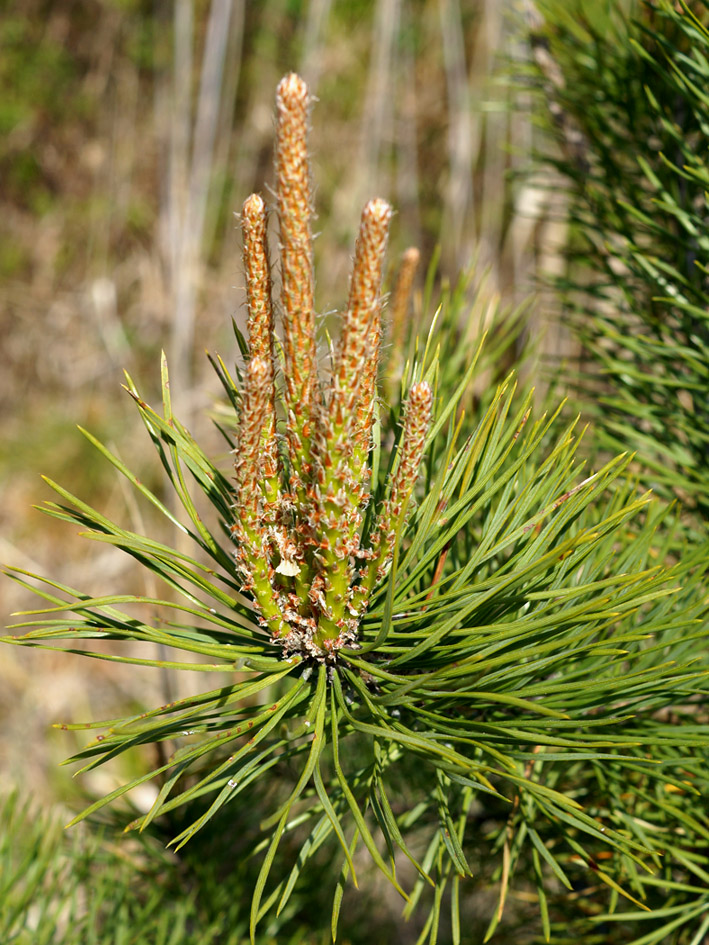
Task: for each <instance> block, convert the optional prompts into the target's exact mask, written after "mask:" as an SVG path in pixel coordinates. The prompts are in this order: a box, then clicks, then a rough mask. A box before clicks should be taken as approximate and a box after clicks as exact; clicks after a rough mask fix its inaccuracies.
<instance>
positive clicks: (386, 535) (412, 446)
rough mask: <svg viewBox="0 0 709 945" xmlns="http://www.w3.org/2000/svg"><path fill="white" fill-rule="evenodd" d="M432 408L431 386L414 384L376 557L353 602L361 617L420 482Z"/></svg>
mask: <svg viewBox="0 0 709 945" xmlns="http://www.w3.org/2000/svg"><path fill="white" fill-rule="evenodd" d="M432 407H433V393H432V391H431V387H430V385H429V384H428V382H427V381H420V382H419V383H418V384H414V385H413V387H412V388H411V391H410V392H409V398H408V401H407V404H406V409H405V413H404V430H403V433H402V439H401V454H400V459H399V463H398V466H397V467H396V471H395V473H394V478H393V480H392V484H391V489H390V491H389V496H388V497H387V499H385V501H384V503H383V505H382V508H381V511H380V512H379V516H378V517H377V523H376V526H375V528H374V533H373V536H372V551H373V555H372V557H371V560H370V561H369V563H368V566H367V568H366V573H365V574H364V575H363V581H362V585H361V587H360V588H356V589H355V595H354V599H355V600H357V605H356V606H357V610H358V611H359V612H360V613H361V612H362V610H363V609H364V607H365V606H366V603H367V599H368V597H369V593H370V592H371V590H372V588H373V587H374V586H375V584H376V583H378V582H379V581H381V579H382V578H383V577H384V576H385V574H386V573H387V571H388V569H389V565H390V564H391V559H392V557H393V555H394V546H395V543H396V538H397V529H400V528H401V526H402V525H403V524H404V521H405V518H406V510H407V507H408V505H409V501H410V499H411V495H412V493H413V491H414V487H415V485H416V481H417V479H418V475H419V466H420V465H421V460H422V459H423V450H424V446H425V443H426V434H427V433H428V428H429V426H430V423H431V411H432Z"/></svg>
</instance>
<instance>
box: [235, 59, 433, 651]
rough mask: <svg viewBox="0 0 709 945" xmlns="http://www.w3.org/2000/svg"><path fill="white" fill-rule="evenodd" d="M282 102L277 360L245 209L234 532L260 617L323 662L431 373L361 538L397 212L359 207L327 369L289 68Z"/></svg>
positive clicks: (368, 551) (370, 585) (372, 574)
mask: <svg viewBox="0 0 709 945" xmlns="http://www.w3.org/2000/svg"><path fill="white" fill-rule="evenodd" d="M276 105H277V131H276V134H277V148H276V198H277V199H276V202H277V208H278V217H279V225H280V261H281V270H282V287H281V294H280V309H281V312H282V319H283V338H282V351H283V358H282V360H281V358H280V357H279V355H278V353H277V352H278V350H279V348H280V346H278V345H275V344H274V314H273V312H274V305H273V301H272V288H271V279H270V273H269V264H268V247H267V243H266V206H265V204H264V201H263V200H262V198H261V197H260V196H258V195H257V194H254V195H252V196H251V197H249V198H248V199H247V200H246V202H245V203H244V206H243V212H242V229H243V239H244V269H245V273H246V293H247V304H248V335H249V361H248V365H247V368H246V372H245V378H244V388H243V403H242V412H241V421H240V427H239V432H238V436H237V444H236V450H235V454H236V461H235V474H236V476H235V478H236V497H235V503H234V522H233V524H232V526H231V531H232V535H233V538H234V540H235V542H236V545H237V548H236V552H235V554H236V560H237V563H238V566H239V570H240V573H241V576H242V578H243V582H244V589H245V590H247V591H249V592H250V593H251V595H252V597H253V600H254V604H255V607H256V611H257V613H258V616H259V620H260V623H261V625H262V626H263V627H264V628H267V629H268V631H270V634H271V637H272V639H273V640H274V642H278V643H279V644H280V645H281V646H282V648H283V651H284V654H285V655H291V654H294V653H297V654H301V655H303V656H307V657H311V658H313V659H315V660H317V661H319V662H329V663H331V662H333V661H334V660H335V659H336V654H337V652H338V650H340V649H341V648H342V647H345V646H346V647H350V648H351V647H356V646H357V627H358V624H359V621H360V619H361V617H362V615H363V613H364V612H365V610H366V608H367V603H368V601H369V597H370V595H371V592H372V590H373V589H374V587H375V586H376V584H377V583H379V581H381V580H382V579H383V578H384V577H385V575H386V574H387V571H388V569H389V566H390V564H391V559H392V556H393V552H394V546H395V543H396V539H397V534H399V533H400V530H401V527H402V524H403V522H404V520H405V517H406V509H407V507H408V505H409V503H410V499H411V495H412V493H413V490H414V486H415V484H416V480H417V478H418V470H419V465H420V462H421V458H422V455H423V450H424V444H425V440H426V433H427V431H428V428H429V424H430V420H431V410H432V392H431V388H430V386H429V384H428V383H427V382H425V381H421V382H418V383H415V384H414V385H413V386H412V387H411V390H410V392H409V397H408V400H407V403H406V406H405V410H404V429H403V431H402V437H401V441H400V452H399V459H398V464H397V466H396V470H395V472H394V475H393V477H392V478H391V480H390V482H389V486H388V490H387V493H386V495H385V496H384V498H383V501H382V503H381V507H380V509H379V510H378V514H377V515H376V516H375V517H374V519H373V522H374V524H373V527H372V528H371V531H370V535H369V537H368V539H367V540H366V541H363V533H362V529H363V522H364V512H365V509H366V507H367V505H368V503H369V500H370V475H371V468H370V451H371V448H372V431H373V426H374V417H375V404H376V399H377V368H378V363H379V355H380V346H381V336H382V300H381V282H382V268H383V264H384V256H385V252H386V244H387V238H388V232H389V223H390V220H391V213H392V211H391V207H390V206H389V204H388V203H387V202H386V201H385V200H382V199H379V198H377V199H374V200H370V201H369V203H367V205H366V206H365V207H364V210H363V211H362V218H361V222H360V227H359V235H358V238H357V246H356V250H355V258H354V264H353V269H352V275H351V280H350V291H349V299H348V302H347V308H346V310H345V311H344V312H343V313H342V315H341V326H340V337H339V342H338V343H337V345H336V346H335V348H334V350H333V351H332V352H331V355H330V360H331V363H330V370H329V372H328V373H327V379H323V378H321V377H320V376H319V374H318V369H317V348H316V330H315V309H314V302H313V285H314V275H313V250H312V241H313V238H312V226H311V220H312V197H311V187H310V171H309V165H308V152H307V120H308V106H309V96H308V89H307V86H306V84H305V82H303V80H302V79H301V78H300V77H299V76H297V75H294V74H291V75H288V76H286V77H285V78H284V79H282V81H281V82H280V84H279V86H278V91H277V96H276ZM281 370H282V372H283V384H282V385H279V383H278V375H279V372H280V371H281ZM281 388H282V390H283V395H282V399H281V396H280V394H279V391H280V390H281ZM279 416H282V417H283V420H284V422H283V424H280V422H279ZM279 427H282V428H283V429H284V432H285V436H282V435H281V434H280V433H279ZM281 441H283V445H282V444H281Z"/></svg>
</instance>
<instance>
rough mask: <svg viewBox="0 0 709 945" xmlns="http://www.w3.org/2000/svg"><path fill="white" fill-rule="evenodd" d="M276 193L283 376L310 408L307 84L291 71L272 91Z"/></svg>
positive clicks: (291, 393)
mask: <svg viewBox="0 0 709 945" xmlns="http://www.w3.org/2000/svg"><path fill="white" fill-rule="evenodd" d="M276 113H277V130H276V134H277V152H276V178H277V179H276V197H277V202H278V218H279V221H280V235H281V270H282V288H281V302H282V306H283V322H284V325H283V328H284V338H283V342H284V350H285V357H286V365H285V368H286V369H285V379H286V394H287V398H288V403H289V405H294V404H297V405H298V406H299V407H303V406H304V407H306V408H307V407H309V406H310V404H311V403H312V401H313V393H314V389H315V384H316V347H315V310H314V307H313V238H312V232H311V220H312V198H311V193H310V171H309V167H308V151H307V122H308V87H307V85H306V84H305V82H304V81H303V80H302V79H301V78H300V76H298V75H295V74H294V73H291V74H290V75H287V76H286V77H285V78H283V79H281V81H280V83H279V84H278V90H277V93H276Z"/></svg>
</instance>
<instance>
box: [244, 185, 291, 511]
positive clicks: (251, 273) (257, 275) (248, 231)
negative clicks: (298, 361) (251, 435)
mask: <svg viewBox="0 0 709 945" xmlns="http://www.w3.org/2000/svg"><path fill="white" fill-rule="evenodd" d="M241 228H242V231H243V236H244V272H245V276H246V301H247V305H248V312H249V314H248V322H247V329H248V333H249V349H250V352H251V357H252V359H255V358H258V359H260V360H261V361H263V364H264V365H265V368H266V374H267V378H266V384H267V386H268V388H269V398H268V402H269V403H268V410H267V411H266V415H265V417H264V422H263V426H262V428H261V450H262V453H263V475H264V483H263V485H264V513H263V514H264V519H265V520H267V521H270V522H273V521H275V519H276V518H277V516H278V510H279V505H280V497H281V476H280V469H279V462H278V445H277V441H276V404H275V389H274V363H275V361H274V350H273V308H272V305H271V273H270V268H269V262H268V246H267V242H266V205H265V203H264V201H263V199H262V198H261V197H260V196H259V195H258V194H252V195H251V196H250V197H249V198H248V199H247V200H246V201H245V203H244V206H243V209H242V213H241Z"/></svg>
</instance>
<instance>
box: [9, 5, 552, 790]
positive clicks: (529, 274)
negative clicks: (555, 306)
mask: <svg viewBox="0 0 709 945" xmlns="http://www.w3.org/2000/svg"><path fill="white" fill-rule="evenodd" d="M518 14H519V11H518V10H517V9H516V4H515V2H514V0H372V2H364V0H361V2H357V0H262V2H253V0H252V2H250V3H249V2H247V0H212V2H211V3H210V2H207V0H175V2H174V3H170V2H167V0H156V2H155V3H153V2H149V0H103V2H99V0H93V2H90V0H76V2H71V0H53V2H51V0H8V2H6V3H5V4H4V11H3V14H2V21H1V22H0V31H1V35H2V38H3V45H4V46H5V49H6V55H5V56H4V64H3V65H1V66H0V92H1V93H2V94H1V95H0V97H1V98H2V99H3V101H4V104H3V105H1V106H0V130H2V132H3V135H4V141H3V143H2V145H0V209H1V212H2V215H3V218H4V224H5V226H4V228H3V229H4V231H5V232H4V236H3V238H2V244H1V245H0V276H1V277H2V282H1V285H0V337H2V348H1V350H2V355H1V357H2V371H1V372H0V402H1V403H2V412H1V414H0V482H1V483H2V495H3V502H2V505H1V506H0V559H2V560H4V561H6V562H8V563H12V564H15V565H19V566H21V567H27V568H29V569H32V570H37V571H39V572H42V573H47V574H51V575H52V577H54V578H55V579H57V580H59V581H63V582H65V583H68V584H71V585H73V586H78V587H82V588H86V589H89V588H90V589H91V590H92V591H93V592H96V593H102V592H119V591H121V590H122V589H127V588H130V589H131V590H134V591H135V590H136V584H135V582H136V581H138V580H142V578H141V577H139V576H138V575H136V574H135V572H134V570H133V569H132V568H131V566H130V562H126V561H125V560H123V558H122V557H121V556H120V554H118V553H114V552H113V551H112V550H111V549H110V548H107V547H106V546H102V545H96V544H95V543H90V542H86V541H82V540H80V539H79V538H78V537H77V536H76V535H74V534H73V533H72V531H71V529H70V528H68V527H67V526H62V525H61V524H60V523H55V522H53V521H52V520H49V519H47V518H45V517H43V516H41V515H40V514H39V513H38V512H36V511H32V510H31V508H30V507H31V505H32V503H37V502H42V501H44V500H45V499H46V498H51V494H50V492H49V490H48V489H47V488H46V487H45V486H44V485H43V484H42V482H41V480H40V479H39V475H40V473H45V474H47V475H50V476H51V477H52V478H54V479H56V480H57V481H59V482H61V483H62V484H63V485H65V486H66V487H68V488H69V489H71V491H73V492H75V493H77V494H78V495H81V496H82V497H83V498H85V499H86V500H87V501H89V502H90V503H92V504H95V505H98V506H99V507H100V508H101V509H102V510H104V511H105V512H106V514H108V515H109V516H111V517H113V518H116V519H118V520H120V521H124V522H128V523H129V525H130V527H133V528H139V527H140V526H141V515H142V512H141V510H140V509H138V508H137V507H136V506H135V505H133V504H132V501H131V499H130V497H129V496H128V495H127V494H126V491H125V490H124V488H123V486H122V484H121V482H120V481H119V479H118V477H117V475H115V474H114V471H113V470H112V469H111V468H110V467H108V464H106V463H102V462H101V461H100V460H99V458H98V457H97V456H96V455H94V452H93V451H92V449H91V447H90V446H88V444H86V443H85V441H84V440H83V438H82V437H81V436H80V434H79V433H78V432H77V431H76V428H75V424H77V423H80V424H81V425H82V426H85V427H87V428H88V429H90V430H91V431H92V432H93V433H95V434H96V435H98V436H99V438H101V439H103V440H104V441H106V442H108V443H109V444H111V445H112V446H113V447H114V448H115V449H116V450H117V451H118V452H119V454H120V455H121V456H122V457H123V458H124V459H125V461H126V462H127V463H128V464H129V465H131V467H132V468H137V469H139V470H140V473H141V475H142V476H143V477H144V478H145V479H146V480H147V481H148V482H149V483H150V485H151V486H152V487H153V488H155V489H157V490H158V491H159V490H160V488H161V480H160V478H159V470H158V468H157V465H156V462H155V460H154V457H153V454H152V448H151V446H150V444H149V441H148V439H147V436H146V435H145V433H144V430H143V428H142V426H141V424H140V422H139V420H138V417H137V415H136V414H135V412H134V411H133V410H132V407H131V402H130V398H128V396H127V395H125V394H122V392H121V390H120V385H121V382H122V369H123V368H126V369H128V370H129V371H130V373H131V375H132V376H133V377H134V378H135V379H136V381H137V382H138V385H139V387H140V388H141V389H142V390H143V391H144V392H145V394H146V397H147V399H148V400H150V399H151V398H152V399H153V401H154V400H155V398H156V393H157V389H158V381H159V366H158V357H159V350H160V348H161V347H164V348H165V349H166V351H167V354H168V358H169V363H170V366H171V376H172V389H173V392H174V396H175V397H176V398H177V399H178V412H179V413H181V415H182V416H183V417H184V416H186V417H187V418H188V420H187V423H188V425H189V426H190V427H191V429H192V430H193V432H194V433H196V434H197V436H198V438H201V441H202V442H205V443H206V444H207V447H208V449H209V448H211V449H212V451H213V452H215V453H217V454H218V453H219V452H220V451H221V450H222V444H221V442H220V440H219V439H218V438H217V435H216V434H215V433H214V432H213V430H212V427H211V425H210V421H209V419H208V418H207V416H206V411H207V410H208V409H209V408H210V407H211V406H212V405H213V403H214V401H215V398H216V397H217V396H218V391H217V387H216V382H215V379H214V378H213V376H212V375H211V369H210V368H209V366H208V363H207V360H206V358H205V357H204V350H205V348H208V349H209V350H211V351H218V352H220V353H221V354H223V355H224V357H225V359H226V360H227V361H229V360H231V359H232V358H233V351H234V345H233V343H232V340H231V339H232V336H231V328H230V320H231V318H232V316H235V317H236V318H237V319H241V318H242V316H243V290H242V281H243V280H242V276H241V264H240V245H239V236H238V228H237V220H236V219H235V217H234V213H235V212H236V211H238V209H239V208H240V206H241V203H242V202H243V199H244V198H245V197H246V196H247V195H248V194H249V193H251V192H252V191H255V190H256V191H261V192H264V193H267V191H268V187H269V183H270V182H271V180H272V143H273V120H272V102H273V95H274V90H275V86H276V83H277V81H278V79H279V78H280V76H281V75H282V74H284V73H285V72H287V71H289V70H291V69H295V70H298V71H299V72H301V74H303V75H304V77H305V78H306V79H307V81H308V82H309V84H310V87H311V90H312V92H313V93H314V95H315V96H316V97H317V103H316V105H315V107H314V111H313V115H312V136H311V144H312V151H313V155H314V161H313V172H314V179H315V194H316V204H317V212H318V217H319V219H318V227H319V231H320V235H319V237H318V240H317V242H316V256H317V272H318V283H317V297H316V304H317V307H318V310H319V311H320V312H322V313H327V312H330V311H332V310H334V309H336V308H338V307H340V306H341V305H342V303H343V301H344V299H345V298H346V293H347V277H348V271H349V263H350V258H351V253H352V248H353V239H354V232H355V227H356V225H357V221H358V219H359V212H360V208H361V206H362V204H363V203H364V202H365V200H366V199H367V198H369V197H371V196H374V195H377V196H382V197H385V198H386V199H388V200H390V201H391V202H392V203H393V205H394V206H395V208H396V209H397V216H396V218H395V221H394V226H393V236H392V246H391V252H390V259H392V260H393V259H395V257H396V255H397V254H398V253H399V252H400V251H401V250H403V249H404V248H405V247H406V246H408V245H411V244H412V243H413V244H415V245H417V246H419V247H420V249H421V251H422V258H423V265H424V267H425V266H426V265H427V263H428V261H429V260H430V258H431V255H432V254H433V252H434V249H435V247H436V246H437V245H438V244H440V247H441V262H440V278H441V279H443V280H445V279H453V278H455V276H456V274H457V273H458V272H460V271H461V270H464V269H467V268H469V267H470V266H471V264H472V263H473V262H475V270H474V272H475V277H474V278H473V280H472V282H471V289H470V293H471V309H470V317H471V318H477V319H479V320H480V322H481V323H482V322H484V321H485V319H486V318H488V317H489V313H490V311H491V310H492V308H493V307H494V304H495V303H496V302H497V301H498V300H500V301H501V303H502V304H503V305H507V304H516V303H518V302H519V301H520V300H522V299H523V298H525V297H526V296H527V295H528V294H529V292H530V291H531V290H532V289H533V288H534V285H535V282H536V278H537V276H538V274H539V272H540V270H542V269H548V268H550V267H551V266H553V265H554V262H555V258H556V255H555V254H556V248H557V247H558V246H559V245H560V244H561V242H563V237H564V233H563V230H560V228H559V224H558V223H556V222H555V219H556V217H557V216H558V212H557V211H558V209H559V206H558V201H559V199H563V198H560V197H559V191H558V190H557V191H555V190H554V188H540V187H538V186H536V185H533V184H532V183H530V182H529V181H528V180H527V181H525V179H524V177H523V176H522V177H520V176H519V172H522V171H524V169H525V168H526V167H527V166H528V165H529V163H530V160H531V153H532V148H533V143H534V134H535V132H534V131H533V126H532V122H531V120H530V115H529V113H528V111H529V109H528V105H529V103H528V102H526V101H525V93H524V92H523V91H520V89H519V88H517V89H515V87H514V86H513V84H512V83H511V82H510V81H509V74H510V73H514V71H515V68H516V67H515V63H521V62H523V61H524V60H526V58H527V49H526V42H525V36H524V29H523V24H522V22H521V20H520V18H519V15H518ZM272 222H273V221H272ZM483 274H484V275H485V277H484V279H483ZM480 285H482V291H481V293H480V294H479V296H478V298H477V301H476V302H475V304H473V303H472V299H473V293H474V290H475V287H476V286H478V288H479V287H480ZM535 319H536V321H535V322H534V325H535V326H537V327H535V329H534V330H535V331H537V330H541V328H542V326H543V322H544V313H543V312H541V311H540V310H539V309H538V310H537V314H536V315H535ZM556 338H557V336H556V335H555V336H554V340H556ZM224 461H225V463H226V462H228V457H227V456H226V455H225V456H224ZM146 590H149V589H147V588H146ZM0 597H1V599H2V611H3V617H6V615H7V614H8V613H9V612H10V611H12V610H14V609H17V608H18V607H21V606H23V605H28V604H30V602H29V601H28V598H27V596H26V595H24V594H22V593H20V592H19V591H18V590H17V589H16V588H15V587H14V586H13V585H12V584H11V583H10V582H8V581H4V582H3V584H2V587H1V588H0ZM210 683H211V685H214V684H215V683H214V677H213V676H212V678H211V679H210ZM176 685H179V686H182V687H186V688H191V687H195V686H199V685H201V681H199V680H195V679H194V678H190V679H185V680H178V681H174V680H169V679H166V678H161V677H160V676H159V674H157V673H155V672H154V671H150V670H147V671H145V672H143V671H141V670H139V669H138V668H135V667H131V668H122V667H118V666H115V665H110V664H103V663H99V662H91V663H89V662H87V661H82V660H78V659H76V658H75V657H73V656H70V655H68V656H67V655H62V654H58V653H47V652H39V651H38V652H34V653H31V652H28V651H26V650H22V651H18V650H15V649H12V648H9V647H6V648H3V650H2V652H1V653H0V757H1V758H2V765H3V768H4V769H5V771H6V773H7V774H9V776H10V778H11V779H12V780H13V781H15V782H17V781H19V782H21V783H29V784H31V785H32V786H33V790H34V791H35V792H36V793H38V794H39V796H40V797H44V798H52V799H56V798H67V797H69V796H71V792H70V789H69V787H68V778H67V775H66V773H63V772H60V771H59V770H58V769H57V767H56V765H57V762H58V761H59V760H60V759H61V758H62V757H64V756H65V755H66V754H68V753H69V751H70V750H71V749H72V747H74V746H73V744H72V739H71V737H69V736H67V735H66V734H65V733H61V734H57V735H48V734H47V733H48V727H49V725H50V723H51V722H53V721H56V720H79V719H88V718H101V717H104V718H107V717H110V716H111V715H112V714H113V713H114V712H116V711H118V710H119V707H121V706H124V705H125V704H126V703H135V704H142V703H148V704H157V703H159V702H161V701H165V700H166V699H167V698H169V697H170V696H171V695H172V690H171V687H174V686H176ZM179 691H180V692H182V691H183V689H180V690H179ZM78 743H79V741H77V742H76V744H78ZM123 764H125V762H124V763H123ZM125 774H126V771H125V769H123V770H122V771H118V772H114V773H113V774H111V773H108V774H106V773H101V774H96V775H95V776H94V781H93V782H92V781H88V782H87V781H84V787H85V788H86V789H87V790H104V789H105V788H106V786H107V782H106V780H105V779H110V778H111V777H114V776H117V777H122V776H124V775H125ZM136 803H138V804H140V799H139V798H136Z"/></svg>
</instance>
